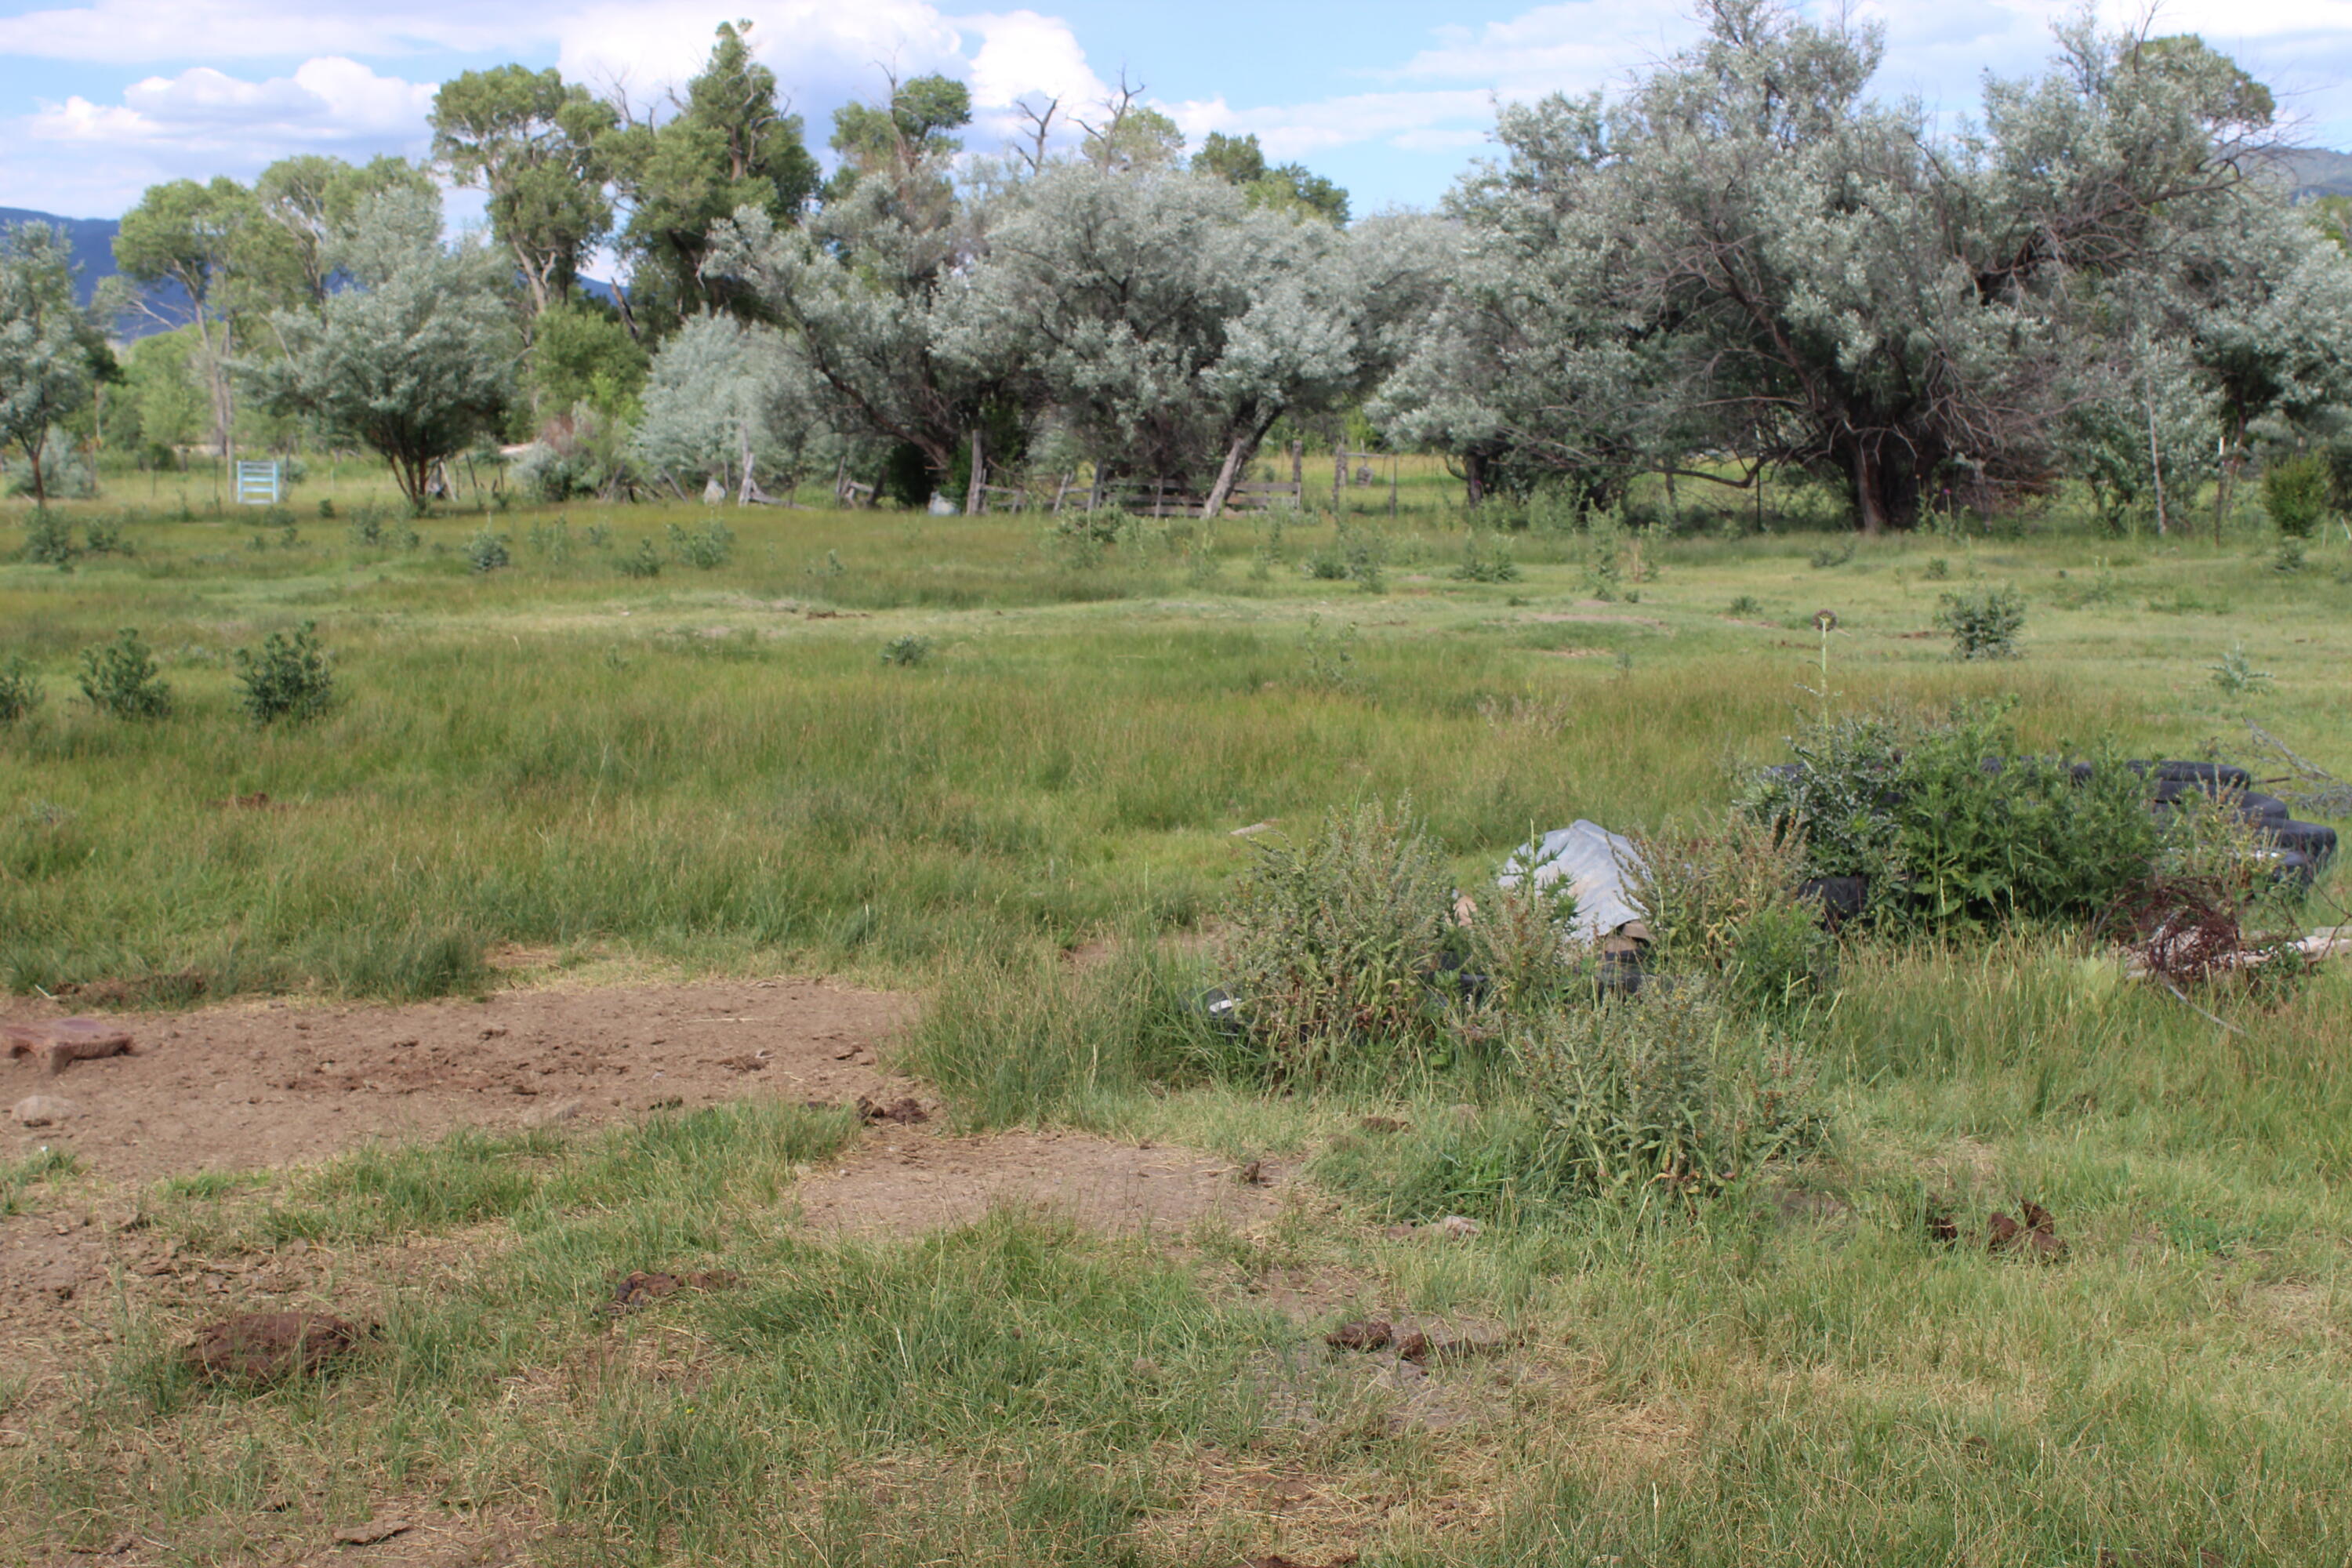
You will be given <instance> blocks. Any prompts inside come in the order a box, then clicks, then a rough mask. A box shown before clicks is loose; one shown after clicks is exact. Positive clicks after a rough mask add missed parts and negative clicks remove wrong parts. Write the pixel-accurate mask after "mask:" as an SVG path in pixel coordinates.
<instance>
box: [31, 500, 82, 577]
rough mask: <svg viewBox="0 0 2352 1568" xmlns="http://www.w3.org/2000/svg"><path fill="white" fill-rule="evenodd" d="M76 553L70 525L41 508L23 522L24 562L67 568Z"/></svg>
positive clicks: (56, 514) (77, 553)
mask: <svg viewBox="0 0 2352 1568" xmlns="http://www.w3.org/2000/svg"><path fill="white" fill-rule="evenodd" d="M80 553H81V552H80V551H79V549H77V548H76V547H75V545H74V539H73V525H72V524H71V523H69V522H68V521H66V520H65V519H64V518H63V517H61V516H59V515H58V513H56V512H53V511H51V510H48V509H47V507H43V508H41V509H40V510H37V511H35V512H34V513H33V515H32V516H30V517H28V518H26V520H25V550H24V559H25V560H26V561H29V562H31V563H33V564H34V565H36V566H67V565H70V564H72V563H73V558H74V557H75V556H77V555H79V554H80Z"/></svg>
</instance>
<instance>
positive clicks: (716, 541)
mask: <svg viewBox="0 0 2352 1568" xmlns="http://www.w3.org/2000/svg"><path fill="white" fill-rule="evenodd" d="M734 548H735V533H734V531H733V530H732V529H730V528H729V527H728V526H727V524H726V523H725V522H724V521H721V520H720V519H719V518H716V517H714V518H712V519H711V520H710V521H709V522H706V523H704V524H703V525H702V526H701V527H700V528H698V529H697V530H695V531H692V532H688V531H687V530H685V529H683V528H680V527H679V526H678V525H677V523H674V522H673V523H671V524H670V525H669V552H670V554H671V555H673V556H674V557H676V558H677V563H678V564H679V565H681V566H699V567H701V568H702V569H703V570H705V571H709V569H710V568H712V567H714V566H724V565H725V564H727V557H728V555H729V554H730V552H732V551H733V550H734Z"/></svg>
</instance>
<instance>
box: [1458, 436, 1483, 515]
mask: <svg viewBox="0 0 2352 1568" xmlns="http://www.w3.org/2000/svg"><path fill="white" fill-rule="evenodd" d="M1462 484H1463V488H1464V489H1466V490H1467V491H1468V492H1469V496H1470V504H1471V505H1472V506H1476V505H1478V504H1479V503H1481V502H1482V501H1484V500H1486V454H1485V453H1483V452H1481V451H1479V450H1477V449H1476V448H1475V447H1473V448H1471V449H1470V450H1469V451H1466V452H1465V453H1463V454H1462Z"/></svg>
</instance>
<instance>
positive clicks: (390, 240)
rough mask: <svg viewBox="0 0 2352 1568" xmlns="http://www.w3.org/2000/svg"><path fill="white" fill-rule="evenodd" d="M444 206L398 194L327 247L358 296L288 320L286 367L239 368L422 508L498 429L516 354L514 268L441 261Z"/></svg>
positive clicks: (491, 261) (377, 203) (284, 319)
mask: <svg viewBox="0 0 2352 1568" xmlns="http://www.w3.org/2000/svg"><path fill="white" fill-rule="evenodd" d="M440 226H441V225H440V210H439V205H438V203H437V201H436V200H434V199H432V198H429V197H420V196H419V195H416V194H415V193H414V192H408V191H392V192H387V193H385V194H383V195H378V196H376V197H374V198H373V199H371V200H370V201H368V202H367V203H366V204H364V205H362V208H361V210H360V213H359V215H358V216H357V218H356V219H355V220H354V222H353V224H352V227H351V228H350V230H349V231H348V232H346V233H345V234H343V235H341V236H340V237H338V240H337V243H336V244H335V245H333V246H332V247H331V248H330V253H329V254H330V258H331V260H332V262H333V264H334V266H335V267H336V268H338V269H340V270H341V271H343V272H345V273H347V274H348V275H349V276H350V278H351V279H352V287H350V288H348V289H341V290H338V291H337V292H335V293H334V294H332V295H331V296H329V298H328V299H327V300H326V302H325V304H324V305H322V306H321V307H320V309H319V310H317V311H316V312H311V311H280V312H278V314H277V315H276V316H275V317H273V318H272V325H273V326H274V328H275V330H276V331H277V333H278V335H279V337H280V338H281V340H282V341H283V342H284V343H285V347H286V352H285V355H284V357H283V358H282V359H276V360H270V361H267V362H247V363H245V364H243V365H242V366H241V367H240V368H241V370H242V372H243V374H245V376H246V377H247V380H248V381H249V382H250V383H251V384H253V386H254V387H255V389H256V390H257V392H258V393H259V394H260V395H261V396H262V397H263V399H264V400H265V402H266V403H267V404H268V405H269V406H270V407H271V408H272V409H273V410H275V411H277V412H278V413H281V414H292V415H300V416H305V417H307V418H309V419H310V420H312V421H313V422H315V424H316V425H317V426H319V427H320V429H321V430H322V431H323V432H324V433H326V434H328V435H330V436H335V437H349V438H351V439H352V440H354V441H356V442H358V443H359V444H361V445H362V446H365V447H370V448H372V449H373V450H374V451H376V452H378V453H381V454H382V455H383V458H384V459H385V461H387V462H388V463H390V464H391V465H392V471H393V477H394V479H396V480H397V481H398V483H399V485H400V488H401V492H402V493H403V494H404V495H405V496H407V498H408V499H409V501H410V503H411V504H412V505H415V506H417V507H420V508H421V507H422V506H423V505H424V504H425V499H426V495H427V491H428V488H429V486H430V484H431V481H432V476H433V472H434V469H435V468H436V466H438V465H439V464H441V463H442V462H444V461H446V459H447V458H451V457H454V456H456V455H457V453H459V452H462V451H464V450H466V449H467V447H470V446H471V445H472V444H473V443H474V442H475V441H477V440H478V439H479V438H480V437H483V436H485V435H488V434H490V433H491V432H493V431H495V430H496V429H497V428H498V427H499V420H500V418H501V417H502V416H504V414H505V412H506V408H507V405H508V402H509V397H510V395H511V389H512V381H513V371H514V365H515V361H516V359H517V357H518V355H519V353H520V346H521V345H520V331H519V323H518V322H517V321H516V319H515V309H514V297H513V291H512V290H511V289H509V287H508V283H507V279H508V277H509V268H510V265H511V264H510V262H509V260H508V259H507V258H504V257H502V256H501V255H500V253H499V251H497V250H494V249H491V248H489V247H484V246H478V245H466V246H461V247H459V248H457V249H456V250H454V251H453V250H448V249H445V248H444V247H442V245H441V242H440Z"/></svg>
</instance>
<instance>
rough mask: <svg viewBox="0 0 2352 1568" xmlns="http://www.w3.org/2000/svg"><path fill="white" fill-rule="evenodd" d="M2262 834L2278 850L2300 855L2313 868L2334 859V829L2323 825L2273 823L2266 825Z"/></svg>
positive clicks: (2292, 822)
mask: <svg viewBox="0 0 2352 1568" xmlns="http://www.w3.org/2000/svg"><path fill="white" fill-rule="evenodd" d="M2263 833H2264V836H2265V837H2268V838H2269V839H2270V841H2271V842H2272V843H2273V844H2274V845H2276V846H2277V847H2279V848H2281V849H2284V850H2286V851H2287V852H2288V853H2290V854H2294V855H2301V856H2303V857H2305V858H2306V859H2308V860H2309V861H2310V862H2311V863H2312V864H2313V865H2314V866H2325V865H2326V864H2327V863H2328V862H2329V861H2330V860H2333V859H2334V858H2336V829H2334V828H2332V827H2329V826H2326V824H2324V823H2318V822H2294V821H2288V822H2274V823H2269V824H2266V825H2265V826H2264V827H2263Z"/></svg>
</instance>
